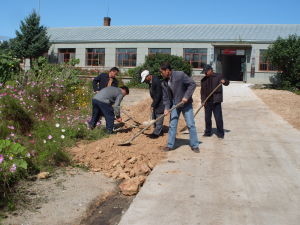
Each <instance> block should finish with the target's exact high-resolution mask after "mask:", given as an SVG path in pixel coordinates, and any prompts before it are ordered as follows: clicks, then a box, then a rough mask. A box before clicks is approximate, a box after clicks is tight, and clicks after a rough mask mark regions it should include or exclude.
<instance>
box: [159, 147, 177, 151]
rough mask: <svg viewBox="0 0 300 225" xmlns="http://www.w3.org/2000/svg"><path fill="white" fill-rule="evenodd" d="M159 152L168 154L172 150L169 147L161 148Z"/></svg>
mask: <svg viewBox="0 0 300 225" xmlns="http://www.w3.org/2000/svg"><path fill="white" fill-rule="evenodd" d="M161 150H162V151H163V152H170V151H172V150H174V149H172V148H169V147H162V148H161Z"/></svg>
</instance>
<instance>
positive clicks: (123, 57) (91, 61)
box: [58, 48, 275, 71]
mask: <svg viewBox="0 0 300 225" xmlns="http://www.w3.org/2000/svg"><path fill="white" fill-rule="evenodd" d="M265 51H266V50H260V56H259V70H261V71H274V70H275V68H274V67H273V66H272V64H270V63H269V61H268V60H267V57H266V55H265ZM75 53H76V49H75V48H68V49H66V48H63V49H58V61H59V63H62V62H68V61H69V60H70V59H72V58H75ZM148 54H149V55H155V54H167V55H171V49H170V48H149V50H148ZM183 58H184V60H185V61H187V62H189V63H190V64H191V65H192V67H193V68H203V66H204V65H205V64H206V63H207V49H206V48H185V49H184V50H183ZM136 59H137V49H136V48H117V49H116V66H118V67H135V66H136ZM85 64H86V66H105V48H87V49H86V62H85Z"/></svg>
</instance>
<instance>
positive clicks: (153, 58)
mask: <svg viewBox="0 0 300 225" xmlns="http://www.w3.org/2000/svg"><path fill="white" fill-rule="evenodd" d="M162 62H169V63H170V64H171V66H172V68H173V70H178V71H184V72H185V73H186V74H187V75H189V76H191V74H192V67H191V65H190V64H189V63H188V62H186V61H184V60H183V58H182V57H180V56H175V55H166V54H155V55H150V56H146V60H145V63H144V64H143V65H141V66H138V67H136V68H133V69H130V70H128V74H129V75H130V76H131V77H132V80H131V81H130V83H129V84H128V86H131V87H132V86H137V87H147V86H146V85H145V84H141V73H142V71H143V70H146V69H147V70H149V71H150V73H151V74H153V75H155V76H159V77H161V76H160V65H161V63H162Z"/></svg>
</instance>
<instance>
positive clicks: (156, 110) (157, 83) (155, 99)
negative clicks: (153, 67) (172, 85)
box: [141, 70, 164, 139]
mask: <svg viewBox="0 0 300 225" xmlns="http://www.w3.org/2000/svg"><path fill="white" fill-rule="evenodd" d="M141 77H142V80H141V82H142V83H143V82H145V83H147V84H148V85H149V91H150V96H151V98H152V104H151V108H152V119H154V120H155V119H157V118H158V117H160V116H161V115H163V114H164V104H163V100H162V86H161V80H160V79H159V78H158V77H157V76H153V75H151V74H150V72H149V71H148V70H145V71H143V72H142V74H141ZM163 124H164V118H162V119H160V120H159V121H157V122H156V123H155V124H154V126H155V129H154V131H153V133H152V134H150V135H149V137H150V138H152V139H155V138H158V137H159V136H161V135H163Z"/></svg>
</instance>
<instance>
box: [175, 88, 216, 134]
mask: <svg viewBox="0 0 300 225" xmlns="http://www.w3.org/2000/svg"><path fill="white" fill-rule="evenodd" d="M221 86H222V83H220V84H219V85H218V86H217V87H216V88H215V89H214V90H212V92H211V93H210V94H209V95H208V96H207V98H206V99H205V100H204V102H203V103H202V104H201V106H200V107H199V108H198V109H197V111H196V112H195V114H194V118H195V117H196V116H197V114H198V113H199V112H200V110H201V109H202V108H203V106H205V104H206V102H207V101H208V99H209V98H210V97H211V96H212V95H213V94H214V93H215V92H216V91H217V90H218V88H219V87H221ZM186 129H187V126H185V127H184V128H182V129H181V130H180V132H184V131H186Z"/></svg>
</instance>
